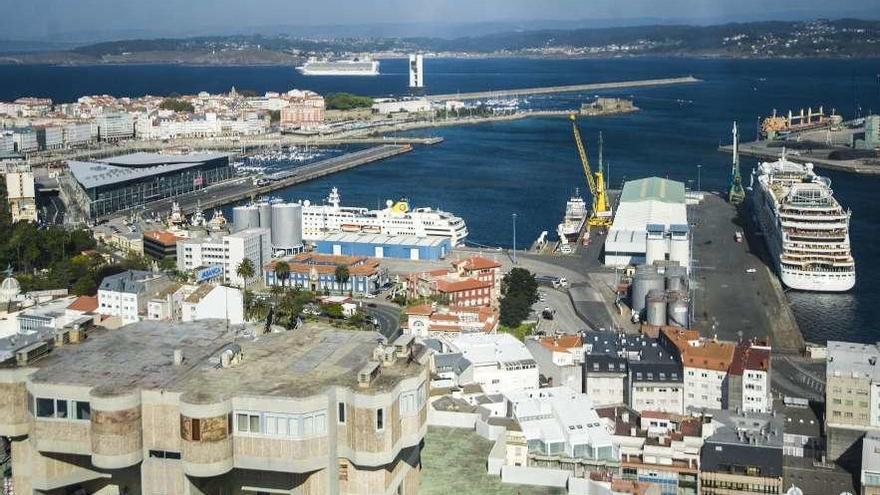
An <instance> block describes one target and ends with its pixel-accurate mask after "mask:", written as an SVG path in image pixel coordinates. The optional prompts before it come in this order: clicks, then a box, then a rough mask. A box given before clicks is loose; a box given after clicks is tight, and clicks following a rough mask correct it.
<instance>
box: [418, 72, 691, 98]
mask: <svg viewBox="0 0 880 495" xmlns="http://www.w3.org/2000/svg"><path fill="white" fill-rule="evenodd" d="M697 82H701V80H700V79H697V78H696V77H693V76H687V77H670V78H663V79H642V80H634V81H617V82H606V83H592V84H573V85H568V86H546V87H539V88H523V89H501V90H495V91H477V92H472V93H454V94H439V95H428V96H426V98H427V99H428V100H429V101H448V100H480V99H486V98H508V97H513V96H532V95H549V94H556V93H583V92H589V91H599V90H604V89H630V88H645V87H651V86H671V85H675V84H691V83H697Z"/></svg>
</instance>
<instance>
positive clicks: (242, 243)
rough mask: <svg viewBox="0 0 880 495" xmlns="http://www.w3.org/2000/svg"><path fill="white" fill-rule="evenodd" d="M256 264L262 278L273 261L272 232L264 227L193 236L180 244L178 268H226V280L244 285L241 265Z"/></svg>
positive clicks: (255, 269)
mask: <svg viewBox="0 0 880 495" xmlns="http://www.w3.org/2000/svg"><path fill="white" fill-rule="evenodd" d="M245 258H247V259H249V260H251V263H253V265H254V277H253V279H252V280H251V281H250V282H253V280H256V279H258V278H259V276H260V273H261V270H262V266H263V264H265V263H267V262H268V261H269V260H270V259H271V258H272V242H271V231H270V230H269V229H263V228H251V229H245V230H242V231H239V232H236V233H234V234H227V235H222V236H220V235H215V236H208V237H194V238H190V239H181V240H179V241H177V269H178V270H180V271H190V270H193V269H196V268H199V267H203V266H221V267H223V281H224V282H225V283H228V284H234V285H242V284H243V283H244V280H243V279H242V278H241V277H239V276H238V273H237V271H238V266H239V265H240V264H241V262H242V261H243V260H244V259H245Z"/></svg>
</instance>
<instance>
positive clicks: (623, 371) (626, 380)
mask: <svg viewBox="0 0 880 495" xmlns="http://www.w3.org/2000/svg"><path fill="white" fill-rule="evenodd" d="M583 339H584V347H585V350H586V358H585V360H584V393H586V394H587V395H589V396H590V398H591V399H594V400H595V401H597V403H600V404H601V405H620V404H625V405H628V406H630V407H631V408H632V409H634V410H635V411H637V412H642V411H659V412H666V413H673V414H684V411H685V401H684V381H683V377H684V375H683V371H682V365H681V361H680V357H679V355H678V352H677V351H676V350H675V349H674V348H673V349H672V350H668V349H667V348H665V347H664V346H662V345H661V343H660V342H659V341H658V339H654V338H651V337H648V336H646V335H625V334H616V333H611V332H585V333H584V337H583Z"/></svg>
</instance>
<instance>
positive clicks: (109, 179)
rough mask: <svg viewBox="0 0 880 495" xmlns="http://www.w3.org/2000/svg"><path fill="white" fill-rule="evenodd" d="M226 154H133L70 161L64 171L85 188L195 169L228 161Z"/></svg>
mask: <svg viewBox="0 0 880 495" xmlns="http://www.w3.org/2000/svg"><path fill="white" fill-rule="evenodd" d="M228 156H229V155H228V154H226V153H193V154H188V155H163V154H160V153H133V154H130V155H122V156H117V157H111V158H102V159H100V160H93V161H88V162H85V161H77V160H69V161H68V162H67V168H68V169H69V170H70V173H71V174H72V175H73V178H74V179H76V181H77V182H79V183H80V184H81V185H82V186H83V187H84V188H86V189H91V188H93V187H100V186H106V185H110V184H116V183H119V182H125V181H129V180H133V179H143V178H146V177H152V176H155V175H162V174H167V173H169V172H176V171H180V170H186V169H188V168H192V167H197V166H199V165H202V164H204V163H206V162H208V161H210V160H215V159H218V158H228Z"/></svg>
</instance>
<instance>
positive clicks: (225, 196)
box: [99, 144, 412, 220]
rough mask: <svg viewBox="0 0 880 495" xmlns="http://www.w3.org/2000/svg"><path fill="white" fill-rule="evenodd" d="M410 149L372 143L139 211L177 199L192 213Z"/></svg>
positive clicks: (163, 209) (165, 207)
mask: <svg viewBox="0 0 880 495" xmlns="http://www.w3.org/2000/svg"><path fill="white" fill-rule="evenodd" d="M410 151H412V146H411V145H409V144H396V145H392V144H387V145H382V146H375V147H372V148H368V149H365V150H361V151H356V152H354V153H347V154H345V155H340V156H335V157H333V158H328V159H326V160H321V161H318V162H315V163H312V164H309V165H303V166H301V167H296V168H295V169H291V170H290V172H291V174H290V175H286V176H283V177H281V178H278V179H277V180H274V181H272V182H270V183H268V184H266V185H263V186H259V187H257V186H255V185H254V183H253V179H252V178H251V177H239V178H236V179H232V180H228V181H226V182H222V183H220V184H215V185H212V186H209V187H206V188H205V189H199V190H198V191H194V192H191V193H187V194H181V195H179V196H175V197H173V198H166V199H160V200H158V201H153V202H151V203H148V204H147V205H145V206H144V207H143V208H142V209H141V210H140V211H142V212H143V213H144V214H145V215H152V214H154V213H158V214H160V215H164V214H167V212H168V211H169V210H170V209H171V203H172V202H177V203H178V205H180V208H181V210H183V212H184V213H192V212H194V211H195V210H196V209H197V208H203V209H210V208H217V207H220V206H224V205H227V204H229V203H234V202H236V201H241V200H244V199H248V198H251V197H260V196H265V195H267V194H269V193H271V192H272V191H276V190H278V189H284V188H287V187H290V186H293V185H296V184H301V183H303V182H308V181H311V180H315V179H318V178H320V177H324V176H327V175H331V174H335V173H338V172H342V171H343V170H349V169H352V168H355V167H359V166H361V165H366V164H369V163H374V162H377V161H380V160H386V159H388V158H392V157H395V156H398V155H402V154H404V153H408V152H410ZM126 213H127V212H117V213H114V214H113V215H110V216H108V217H102V218H100V219H99V220H104V219H107V218H109V217H115V216H119V215H124V214H126Z"/></svg>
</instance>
